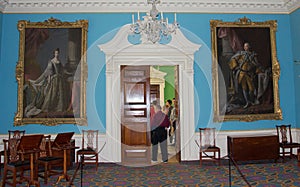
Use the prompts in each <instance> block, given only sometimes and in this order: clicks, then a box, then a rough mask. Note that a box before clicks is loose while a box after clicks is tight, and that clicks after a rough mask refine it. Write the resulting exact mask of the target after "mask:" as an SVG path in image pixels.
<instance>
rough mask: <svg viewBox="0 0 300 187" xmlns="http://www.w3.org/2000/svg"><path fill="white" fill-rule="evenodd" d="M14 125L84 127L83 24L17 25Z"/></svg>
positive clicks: (84, 38)
mask: <svg viewBox="0 0 300 187" xmlns="http://www.w3.org/2000/svg"><path fill="white" fill-rule="evenodd" d="M17 28H18V30H19V32H20V36H19V38H20V43H19V44H20V46H19V60H18V63H17V66H16V79H17V82H18V108H17V112H16V115H15V117H14V125H15V126H20V125H24V124H42V125H47V126H54V125H58V124H77V125H87V118H86V107H85V105H86V93H85V92H86V79H87V64H86V55H85V54H86V48H87V30H88V21H87V20H77V21H75V22H63V21H60V20H58V19H55V18H52V17H51V18H49V19H48V20H45V21H44V22H31V21H25V20H20V21H18V27H17Z"/></svg>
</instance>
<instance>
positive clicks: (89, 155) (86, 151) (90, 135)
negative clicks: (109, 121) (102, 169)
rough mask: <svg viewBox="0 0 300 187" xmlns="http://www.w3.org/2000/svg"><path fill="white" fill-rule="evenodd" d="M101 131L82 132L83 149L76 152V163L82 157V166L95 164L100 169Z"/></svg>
mask: <svg viewBox="0 0 300 187" xmlns="http://www.w3.org/2000/svg"><path fill="white" fill-rule="evenodd" d="M98 133H99V130H82V148H81V149H80V150H78V151H77V152H76V162H77V163H78V162H79V157H81V159H83V160H81V162H82V164H83V165H84V164H95V165H96V170H97V169H98Z"/></svg>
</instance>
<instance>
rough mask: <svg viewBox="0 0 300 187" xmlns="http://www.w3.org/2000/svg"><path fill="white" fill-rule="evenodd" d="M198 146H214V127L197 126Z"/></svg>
mask: <svg viewBox="0 0 300 187" xmlns="http://www.w3.org/2000/svg"><path fill="white" fill-rule="evenodd" d="M199 132H200V148H208V147H215V146H216V128H199Z"/></svg>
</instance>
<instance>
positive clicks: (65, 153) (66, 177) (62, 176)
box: [56, 149, 70, 184]
mask: <svg viewBox="0 0 300 187" xmlns="http://www.w3.org/2000/svg"><path fill="white" fill-rule="evenodd" d="M63 167H64V171H63V174H62V175H60V176H59V177H58V179H57V181H56V184H58V183H59V181H60V180H61V179H66V181H69V180H70V177H69V175H68V173H67V149H64V166H63Z"/></svg>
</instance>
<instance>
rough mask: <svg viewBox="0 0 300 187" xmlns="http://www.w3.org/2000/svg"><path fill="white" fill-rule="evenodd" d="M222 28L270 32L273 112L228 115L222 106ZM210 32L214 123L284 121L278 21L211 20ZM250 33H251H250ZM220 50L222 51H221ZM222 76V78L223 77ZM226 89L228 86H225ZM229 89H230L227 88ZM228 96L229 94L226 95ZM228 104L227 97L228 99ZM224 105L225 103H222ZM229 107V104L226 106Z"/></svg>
mask: <svg viewBox="0 0 300 187" xmlns="http://www.w3.org/2000/svg"><path fill="white" fill-rule="evenodd" d="M221 27H224V28H233V29H236V28H245V29H249V30H251V29H258V28H265V29H266V30H267V31H268V30H269V38H270V44H269V46H270V53H271V54H270V61H271V62H270V63H271V65H270V66H271V67H270V68H271V76H270V77H271V78H272V83H273V84H272V88H273V90H272V91H273V93H272V94H273V95H272V97H273V112H270V113H254V114H252V113H248V114H247V113H241V114H227V110H226V111H225V110H224V109H223V108H222V107H223V106H221V105H220V102H221V101H220V100H221V99H220V98H221V97H222V95H221V94H223V93H221V91H220V85H219V84H221V83H220V82H219V79H220V78H223V72H222V70H220V69H221V68H220V65H219V59H218V58H219V54H218V49H219V48H218V44H219V43H217V42H218V29H220V28H221ZM210 30H211V42H212V83H213V98H214V99H213V112H214V116H213V121H214V122H223V121H246V122H251V121H257V120H282V119H283V117H282V111H281V108H280V101H279V88H278V81H279V77H280V65H279V62H278V60H277V55H276V31H277V21H276V20H268V21H264V22H253V21H252V20H250V19H248V18H246V17H243V18H240V19H238V21H235V22H223V21H222V20H210ZM248 32H249V31H248ZM219 50H220V49H219ZM221 76H222V77H221ZM221 86H222V85H221ZM225 87H226V85H225ZM226 89H228V88H226ZM226 96H227V93H226ZM225 100H226V102H227V97H226V99H225ZM222 102H223V103H224V101H222ZM226 105H227V104H226Z"/></svg>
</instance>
